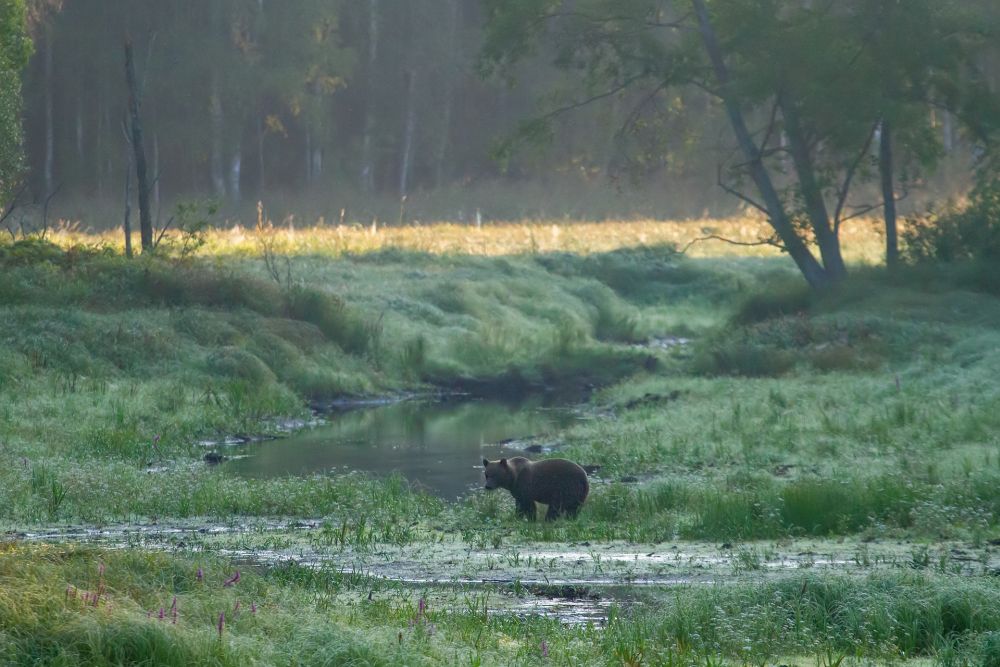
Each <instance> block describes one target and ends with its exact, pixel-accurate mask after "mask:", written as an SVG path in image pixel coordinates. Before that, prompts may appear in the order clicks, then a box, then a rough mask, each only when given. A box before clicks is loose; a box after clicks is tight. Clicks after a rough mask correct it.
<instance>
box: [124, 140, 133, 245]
mask: <svg viewBox="0 0 1000 667" xmlns="http://www.w3.org/2000/svg"><path fill="white" fill-rule="evenodd" d="M130 150H131V146H130V147H128V148H127V149H126V155H125V219H124V220H123V221H122V230H123V231H124V232H125V256H126V257H128V258H129V259H131V258H132V158H131V156H130V155H129V154H128V153H129V151H130Z"/></svg>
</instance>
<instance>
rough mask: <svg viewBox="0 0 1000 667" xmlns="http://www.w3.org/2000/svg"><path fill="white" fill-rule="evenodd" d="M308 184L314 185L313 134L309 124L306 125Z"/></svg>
mask: <svg viewBox="0 0 1000 667" xmlns="http://www.w3.org/2000/svg"><path fill="white" fill-rule="evenodd" d="M305 158H306V185H312V180H313V173H312V134H311V133H310V132H309V126H308V125H307V126H306V153H305Z"/></svg>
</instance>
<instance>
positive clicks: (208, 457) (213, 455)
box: [205, 452, 227, 466]
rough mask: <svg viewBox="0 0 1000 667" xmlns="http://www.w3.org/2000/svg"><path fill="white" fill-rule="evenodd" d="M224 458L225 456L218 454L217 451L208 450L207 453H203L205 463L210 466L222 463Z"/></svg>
mask: <svg viewBox="0 0 1000 667" xmlns="http://www.w3.org/2000/svg"><path fill="white" fill-rule="evenodd" d="M226 458H227V457H225V456H223V455H222V454H219V453H218V452H209V453H208V454H205V463H207V464H208V465H210V466H214V465H218V464H219V463H222V462H223V461H225V460H226Z"/></svg>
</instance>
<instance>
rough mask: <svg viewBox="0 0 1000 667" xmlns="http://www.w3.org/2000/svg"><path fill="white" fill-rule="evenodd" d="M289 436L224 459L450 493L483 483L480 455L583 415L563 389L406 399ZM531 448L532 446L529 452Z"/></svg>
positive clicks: (508, 452) (245, 470) (253, 469)
mask: <svg viewBox="0 0 1000 667" xmlns="http://www.w3.org/2000/svg"><path fill="white" fill-rule="evenodd" d="M329 419H330V422H329V424H326V425H323V426H319V427H316V428H312V429H308V430H305V431H303V432H300V433H297V434H295V435H293V436H291V437H289V438H283V439H281V440H274V441H269V442H260V443H253V444H249V445H246V447H245V448H244V449H242V450H241V453H244V454H247V455H248V456H246V457H244V458H237V459H234V460H232V461H229V462H227V463H226V464H225V466H226V467H227V468H228V469H229V470H230V471H231V472H234V473H236V474H239V475H243V476H246V477H276V476H285V475H303V474H313V473H317V472H331V471H333V472H344V471H349V470H360V471H365V472H369V473H372V474H375V475H388V474H391V473H400V474H402V475H403V476H404V477H406V478H407V479H408V480H410V482H411V483H414V484H417V485H420V486H423V487H425V488H426V489H427V490H428V491H430V492H432V493H435V494H438V495H440V496H442V497H445V498H449V499H451V498H456V497H458V496H460V495H463V494H464V493H466V492H467V491H469V490H470V489H471V488H474V487H476V486H479V485H481V483H482V482H481V476H482V469H481V466H482V459H483V457H484V456H485V457H487V458H491V459H492V458H499V457H500V456H517V455H519V454H523V451H519V450H521V449H522V448H523V447H524V446H525V445H526V444H527V443H525V442H523V440H524V439H527V438H541V439H542V440H543V441H544V438H545V437H546V436H554V435H556V434H557V433H558V432H559V431H560V430H561V429H563V428H566V427H567V426H569V425H570V424H572V423H573V422H574V421H575V420H576V419H578V414H577V413H576V412H574V410H573V409H572V408H571V407H568V406H567V405H566V403H565V402H563V401H561V400H560V398H558V397H546V396H535V397H531V398H529V399H527V400H525V401H522V402H518V403H512V402H509V401H498V400H449V401H430V402H428V401H405V402H401V403H395V404H392V405H386V406H380V407H373V408H366V409H359V410H351V411H347V412H340V413H335V414H332V415H330V416H329ZM528 456H530V454H529V455H528Z"/></svg>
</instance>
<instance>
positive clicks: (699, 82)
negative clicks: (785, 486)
mask: <svg viewBox="0 0 1000 667" xmlns="http://www.w3.org/2000/svg"><path fill="white" fill-rule="evenodd" d="M486 5H487V37H486V40H485V44H484V48H483V57H484V60H485V63H486V65H487V66H488V67H498V68H500V69H502V70H504V71H511V69H512V68H513V65H514V64H515V63H516V62H517V61H518V60H519V59H520V58H522V57H524V56H525V55H526V54H530V53H532V51H533V49H537V48H541V45H543V44H545V45H546V46H547V47H548V49H547V50H548V53H549V54H550V57H551V59H552V62H553V63H554V64H556V65H557V66H559V67H562V68H564V69H566V70H571V71H574V72H576V73H577V87H576V89H575V90H574V91H573V92H572V93H571V96H570V101H569V102H567V103H564V104H563V105H562V106H555V108H554V111H551V112H549V113H548V114H544V115H542V116H541V117H539V118H536V119H535V121H534V122H533V123H528V124H526V125H525V126H524V128H525V131H526V133H528V134H534V135H539V134H544V129H545V127H546V126H547V125H546V123H547V121H549V120H550V119H551V118H552V117H553V116H554V115H555V114H556V113H558V112H562V111H568V110H572V109H574V108H577V107H580V106H584V105H586V104H588V103H590V102H593V101H595V100H599V99H602V98H604V97H606V96H610V95H615V94H618V93H619V92H620V91H624V90H626V89H629V88H633V87H639V88H642V89H644V90H645V91H648V92H647V94H646V96H644V97H642V98H641V101H640V103H639V104H638V105H637V106H636V107H635V108H634V109H633V110H632V111H631V112H630V113H629V114H627V115H626V125H627V124H628V123H629V122H631V123H634V124H635V126H636V128H638V130H640V131H641V130H644V129H645V128H644V127H643V123H644V117H645V116H644V114H643V111H644V109H643V106H644V105H648V104H663V103H664V102H666V101H668V100H669V99H670V98H669V97H664V96H660V95H659V92H660V91H664V90H673V89H677V88H684V87H695V88H697V89H699V90H702V91H705V92H706V93H707V94H708V95H710V96H711V97H712V98H714V99H715V100H716V101H717V102H718V103H721V105H722V107H723V108H724V109H725V111H726V116H727V118H728V121H729V125H730V127H731V130H732V133H733V134H734V136H735V139H736V142H735V143H736V144H737V146H738V149H739V150H738V153H737V154H734V157H733V158H732V159H731V160H729V161H728V162H727V163H726V164H723V165H720V171H719V183H720V185H721V186H722V187H723V188H725V189H726V190H727V191H728V192H730V193H732V194H734V195H735V196H737V197H739V198H740V199H742V200H743V201H744V202H746V203H747V204H748V205H750V206H752V207H754V208H757V209H759V210H761V211H762V212H763V213H764V214H765V215H766V216H767V218H768V219H769V221H770V222H771V225H772V227H773V229H774V235H773V236H772V237H771V238H768V239H764V242H768V243H773V244H775V245H778V246H780V247H781V248H783V249H784V250H785V251H787V252H788V253H789V254H790V255H791V256H792V258H793V259H794V260H795V262H796V264H797V265H798V266H799V268H800V269H801V270H802V273H803V275H804V276H805V277H806V279H807V280H808V281H809V282H810V283H811V284H812V285H814V286H822V285H826V284H829V283H831V282H835V281H836V280H838V279H840V278H841V277H843V276H844V275H845V274H846V267H845V264H844V261H843V258H842V256H841V252H840V243H839V231H840V226H841V225H842V224H843V223H844V222H845V221H846V220H848V219H849V218H850V217H851V216H853V215H855V214H857V213H858V212H859V211H860V212H868V211H871V210H873V209H875V208H883V209H884V210H885V211H887V213H891V215H892V216H893V218H892V220H891V226H890V219H889V216H888V215H887V231H888V232H890V233H891V235H892V236H893V238H894V234H895V227H894V225H895V222H894V207H895V199H896V198H897V197H898V196H899V190H900V189H899V187H897V179H898V177H899V174H897V173H895V170H894V168H893V166H892V162H891V159H890V158H891V155H892V147H893V142H894V143H895V144H896V145H897V146H898V147H899V148H900V149H901V150H900V151H897V152H898V153H900V154H901V156H902V157H903V158H904V161H905V164H906V165H907V166H908V167H910V168H913V167H924V168H926V167H930V166H932V165H933V164H934V161H935V159H936V158H937V156H938V155H939V154H940V151H941V148H942V146H941V143H942V133H941V132H940V131H938V130H937V128H936V127H935V125H936V120H935V116H934V114H935V113H947V114H950V115H951V116H953V117H954V118H955V119H957V120H958V121H961V122H962V123H964V125H965V127H966V128H967V129H968V130H969V132H970V135H971V136H972V138H973V140H974V141H977V142H980V143H982V144H983V145H986V144H987V142H989V141H990V139H991V136H992V134H993V133H994V131H995V128H996V127H997V125H998V118H1000V114H998V105H997V102H996V96H995V95H994V94H992V93H991V92H990V89H989V86H988V82H987V80H986V79H987V76H986V73H985V71H984V68H983V58H984V55H985V53H986V52H987V48H988V45H989V43H990V38H991V36H993V35H995V34H996V32H997V29H998V27H1000V24H998V21H997V16H996V9H995V8H993V7H992V6H991V5H990V4H989V3H966V2H957V1H946V2H936V1H933V0H913V1H912V2H907V3H899V2H895V1H894V0H877V1H875V2H872V1H868V0H858V1H856V2H855V1H853V0H849V1H848V2H838V3H833V2H809V1H806V2H802V1H789V0H754V1H749V0H748V1H745V2H705V1H704V0H690V1H687V0H678V1H676V2H664V1H661V0H628V1H627V2H619V1H617V0H581V1H578V2H573V3H565V2H559V1H554V0H518V1H516V2H508V1H506V0H487V2H486ZM876 142H877V143H879V144H881V146H880V149H881V152H879V151H878V150H873V145H874V144H875V143H876ZM879 169H881V171H882V177H883V201H881V202H877V203H875V204H872V203H865V202H859V201H855V200H854V199H853V198H852V197H851V186H852V184H854V183H855V181H856V180H858V179H864V178H869V177H871V175H872V174H874V173H876V172H877V171H878V170H879ZM903 180H904V181H905V180H906V177H905V176H904V178H903ZM745 181H750V182H751V183H752V189H748V188H747V187H746V185H745ZM813 247H815V248H816V250H815V251H814V250H813ZM814 252H815V253H818V254H814ZM893 252H895V250H894V248H893V247H892V246H891V245H890V246H889V247H888V248H887V253H889V254H890V255H891V254H892V253H893Z"/></svg>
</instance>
